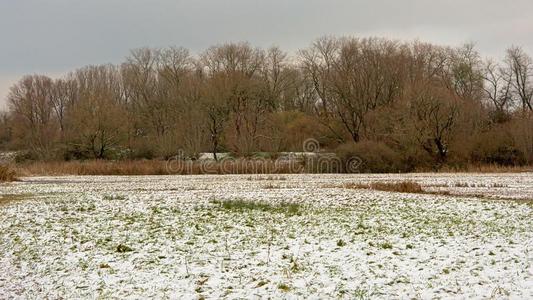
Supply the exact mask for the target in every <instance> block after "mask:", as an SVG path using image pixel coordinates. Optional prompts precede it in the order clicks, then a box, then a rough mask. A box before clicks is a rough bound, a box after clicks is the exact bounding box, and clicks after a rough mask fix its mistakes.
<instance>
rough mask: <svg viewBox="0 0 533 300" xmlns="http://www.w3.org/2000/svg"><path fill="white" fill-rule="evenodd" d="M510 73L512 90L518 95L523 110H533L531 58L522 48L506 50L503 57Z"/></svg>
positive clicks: (532, 69) (532, 63)
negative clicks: (505, 54)
mask: <svg viewBox="0 0 533 300" xmlns="http://www.w3.org/2000/svg"><path fill="white" fill-rule="evenodd" d="M505 62H506V64H507V68H508V70H509V72H510V73H511V79H512V80H511V85H512V87H513V92H514V93H515V95H516V96H517V97H518V100H519V101H520V104H521V106H522V110H523V111H527V110H529V111H533V103H532V99H533V60H532V59H531V57H530V56H529V55H527V54H526V53H525V52H524V50H523V49H522V48H519V47H512V48H510V49H508V50H507V57H506V59H505Z"/></svg>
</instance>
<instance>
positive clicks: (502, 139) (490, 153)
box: [472, 129, 526, 166]
mask: <svg viewBox="0 0 533 300" xmlns="http://www.w3.org/2000/svg"><path fill="white" fill-rule="evenodd" d="M472 160H473V161H479V162H482V163H487V164H497V165H502V166H522V165H524V164H525V163H526V157H525V155H524V153H523V152H522V151H520V150H519V149H518V148H517V147H516V145H515V143H514V141H513V139H512V138H511V137H510V135H509V134H508V133H507V132H505V131H504V130H503V129H495V130H493V131H490V132H487V133H485V134H482V135H480V137H479V138H478V141H477V143H476V147H475V150H474V151H473V153H472Z"/></svg>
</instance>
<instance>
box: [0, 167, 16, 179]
mask: <svg viewBox="0 0 533 300" xmlns="http://www.w3.org/2000/svg"><path fill="white" fill-rule="evenodd" d="M16 180H18V178H17V173H16V172H15V170H13V169H12V168H11V167H10V166H8V165H0V182H11V181H16Z"/></svg>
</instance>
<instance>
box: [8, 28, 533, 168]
mask: <svg viewBox="0 0 533 300" xmlns="http://www.w3.org/2000/svg"><path fill="white" fill-rule="evenodd" d="M7 101H8V103H9V105H8V111H7V112H6V113H5V114H3V116H2V118H1V126H0V139H1V143H2V147H3V149H4V150H19V151H20V154H19V155H18V158H17V159H18V160H19V161H21V160H81V159H143V158H146V159H154V158H168V157H171V156H174V155H176V154H178V152H179V151H184V152H185V153H186V155H187V156H189V157H195V156H196V155H197V154H198V153H201V152H213V153H217V152H218V153H219V152H232V153H234V154H235V155H236V156H243V157H246V156H250V155H253V154H254V153H257V152H268V153H276V152H280V151H302V143H303V141H304V140H306V139H309V138H314V139H316V140H318V141H319V142H320V146H321V149H324V150H325V151H330V152H336V153H338V154H339V156H340V157H343V158H347V157H350V156H352V155H358V156H360V157H361V158H362V159H363V161H364V162H365V163H366V166H367V168H369V170H371V171H383V172H385V171H412V170H416V169H422V168H438V167H440V166H444V165H452V166H463V165H468V164H478V163H479V164H484V163H487V164H502V165H525V164H532V163H533V60H532V58H531V57H530V56H529V55H528V54H527V53H525V52H524V51H523V50H522V49H521V48H519V47H511V48H509V49H508V50H507V52H506V53H505V58H504V59H502V60H501V61H495V60H491V59H486V58H483V57H481V56H480V54H479V53H478V52H477V51H476V49H475V47H474V46H473V45H470V44H467V45H465V46H463V47H459V48H451V47H443V46H437V45H432V44H428V43H422V42H409V43H407V42H400V41H393V40H387V39H380V38H361V39H360V38H352V37H343V38H335V37H324V38H321V39H318V40H316V41H315V42H314V43H312V44H311V45H310V46H309V47H308V48H306V49H303V50H300V51H298V52H297V53H295V54H294V55H288V54H287V53H285V52H284V51H282V50H280V49H279V48H276V47H274V48H269V49H260V48H255V47H253V46H251V45H249V44H247V43H229V44H223V45H218V46H214V47H211V48H209V49H207V50H205V51H204V52H202V53H200V54H198V55H196V54H194V55H193V54H191V53H190V52H189V51H188V50H187V49H184V48H174V47H172V48H166V49H148V48H143V49H137V50H133V51H132V52H131V54H130V55H129V56H128V57H127V58H126V60H125V62H124V63H122V64H119V65H98V66H87V67H83V68H81V69H78V70H75V71H73V72H71V73H70V74H68V75H66V76H65V77H64V78H61V79H52V78H49V77H47V76H43V75H28V76H25V77H24V78H22V79H21V80H20V81H19V82H18V83H17V84H15V85H14V86H13V87H12V88H11V90H10V94H9V96H8V99H7Z"/></svg>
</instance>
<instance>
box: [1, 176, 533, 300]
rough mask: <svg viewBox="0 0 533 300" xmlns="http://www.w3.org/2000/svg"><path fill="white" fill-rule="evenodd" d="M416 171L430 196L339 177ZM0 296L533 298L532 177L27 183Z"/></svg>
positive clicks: (9, 227) (7, 227)
mask: <svg viewBox="0 0 533 300" xmlns="http://www.w3.org/2000/svg"><path fill="white" fill-rule="evenodd" d="M403 180H413V181H416V182H418V183H420V184H421V185H422V187H423V188H424V191H425V192H426V193H421V194H420V193H418V194H408V193H395V192H383V191H376V190H369V189H350V188H346V186H345V184H354V183H356V184H360V183H371V182H398V181H403ZM0 195H1V198H0V253H1V255H0V298H6V299H12V298H52V299H57V298H102V299H108V298H146V297H157V298H174V299H176V298H183V299H195V298H206V299H210V298H213V299H218V298H229V299H233V298H247V299H248V298H260V297H267V296H271V297H274V298H291V299H292V298H294V299H304V298H317V299H318V298H320V299H323V298H346V299H366V298H389V299H391V298H402V299H405V298H422V299H427V298H434V297H436V298H490V297H494V298H516V299H526V298H533V204H532V203H533V202H532V199H533V174H531V173H523V174H483V175H482V174H409V175H272V176H271V175H253V176H250V175H239V176H237V175H235V176H168V177H156V176H154V177H150V176H143V177H141V176H139V177H34V178H24V179H23V181H22V182H16V183H10V184H2V185H0Z"/></svg>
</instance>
